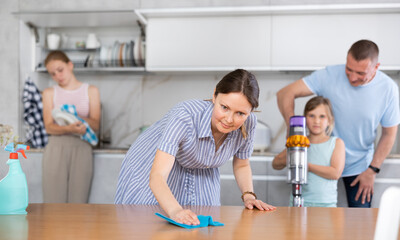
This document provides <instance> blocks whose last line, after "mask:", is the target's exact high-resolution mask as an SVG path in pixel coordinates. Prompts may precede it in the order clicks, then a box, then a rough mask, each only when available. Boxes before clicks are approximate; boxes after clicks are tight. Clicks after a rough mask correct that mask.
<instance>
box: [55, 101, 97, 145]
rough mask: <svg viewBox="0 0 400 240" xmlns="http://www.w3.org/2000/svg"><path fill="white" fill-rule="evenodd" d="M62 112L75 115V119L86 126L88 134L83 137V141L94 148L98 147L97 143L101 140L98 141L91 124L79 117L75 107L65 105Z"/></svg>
mask: <svg viewBox="0 0 400 240" xmlns="http://www.w3.org/2000/svg"><path fill="white" fill-rule="evenodd" d="M61 111H63V112H67V113H71V114H73V115H75V117H76V118H77V119H78V120H79V121H81V122H82V123H83V124H84V125H85V126H86V133H85V134H83V135H82V136H81V139H82V140H85V141H87V142H89V143H90V144H92V145H93V146H96V145H97V142H98V141H99V140H98V139H97V136H96V134H95V133H94V131H93V129H92V128H91V127H90V126H89V123H87V122H86V121H85V120H83V119H82V118H80V117H79V116H78V112H77V111H76V108H75V105H70V104H64V105H62V106H61Z"/></svg>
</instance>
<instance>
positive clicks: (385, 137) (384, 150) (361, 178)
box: [350, 126, 397, 204]
mask: <svg viewBox="0 0 400 240" xmlns="http://www.w3.org/2000/svg"><path fill="white" fill-rule="evenodd" d="M396 134H397V126H394V127H387V128H386V127H382V136H381V138H380V139H379V142H378V146H377V147H376V150H375V154H374V158H373V159H372V162H371V165H372V166H374V167H377V168H380V167H381V165H382V163H383V161H384V160H385V158H386V157H387V155H389V153H390V150H391V149H392V147H393V144H394V141H395V140H396ZM375 175H376V173H375V172H374V171H372V169H370V168H367V170H365V171H364V172H362V173H361V174H360V175H358V177H357V178H356V179H354V181H353V182H352V183H351V184H350V186H355V185H356V184H357V183H358V182H360V186H359V188H358V192H357V195H356V198H355V200H356V201H358V198H359V197H360V195H361V194H362V196H361V203H362V204H364V203H365V199H367V201H368V202H370V201H371V195H372V194H374V182H375Z"/></svg>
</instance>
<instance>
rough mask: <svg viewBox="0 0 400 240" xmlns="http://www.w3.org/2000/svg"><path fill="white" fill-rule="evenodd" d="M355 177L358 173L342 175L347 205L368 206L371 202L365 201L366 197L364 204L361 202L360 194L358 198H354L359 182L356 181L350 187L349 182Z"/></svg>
mask: <svg viewBox="0 0 400 240" xmlns="http://www.w3.org/2000/svg"><path fill="white" fill-rule="evenodd" d="M357 177H358V175H356V176H350V177H342V179H343V183H344V187H345V188H346V196H347V203H348V204H349V207H358V208H370V207H371V202H367V199H365V203H364V204H362V203H361V197H362V194H361V195H360V197H359V198H358V201H356V200H355V198H356V195H357V191H358V187H359V186H360V183H359V182H358V183H357V184H356V185H355V186H354V187H350V184H351V183H352V182H353V181H354V179H356V178H357ZM371 201H372V194H371Z"/></svg>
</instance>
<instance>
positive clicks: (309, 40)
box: [138, 3, 400, 71]
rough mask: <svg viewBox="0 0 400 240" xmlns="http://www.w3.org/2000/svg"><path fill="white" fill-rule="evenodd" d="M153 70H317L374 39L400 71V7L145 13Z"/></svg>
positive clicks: (383, 57)
mask: <svg viewBox="0 0 400 240" xmlns="http://www.w3.org/2000/svg"><path fill="white" fill-rule="evenodd" d="M138 12H139V13H138V16H139V18H140V19H142V20H143V22H144V23H145V24H146V25H147V27H146V32H147V38H146V40H147V49H146V64H147V66H146V67H147V70H148V71H230V70H233V69H235V68H246V69H249V70H253V71H254V70H255V71H257V70H259V71H271V70H272V71H291V70H294V71H297V70H300V71H303V70H304V71H310V70H315V69H318V68H321V67H324V66H326V65H330V64H343V63H345V61H346V55H347V50H348V49H349V48H350V46H351V44H352V43H354V42H355V41H357V40H360V39H370V40H372V41H374V42H376V43H377V44H378V46H379V48H380V62H381V69H382V70H396V71H398V70H400V58H399V56H400V47H399V43H400V31H399V29H400V4H397V3H392V4H340V5H302V6H261V7H231V8H227V7H222V8H189V9H185V8H181V9H142V10H139V11H138Z"/></svg>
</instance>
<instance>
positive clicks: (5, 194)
mask: <svg viewBox="0 0 400 240" xmlns="http://www.w3.org/2000/svg"><path fill="white" fill-rule="evenodd" d="M4 150H6V151H9V152H11V153H10V157H9V159H8V161H7V164H8V165H9V170H8V173H7V176H5V177H4V178H3V179H2V180H0V215H5V214H26V210H25V209H26V207H28V184H27V182H26V177H25V173H24V172H23V171H22V168H21V164H20V162H19V160H18V152H20V153H21V154H22V156H24V158H26V155H25V152H24V150H29V146H26V145H23V144H14V143H10V144H8V145H7V146H6V147H5V148H4Z"/></svg>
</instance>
